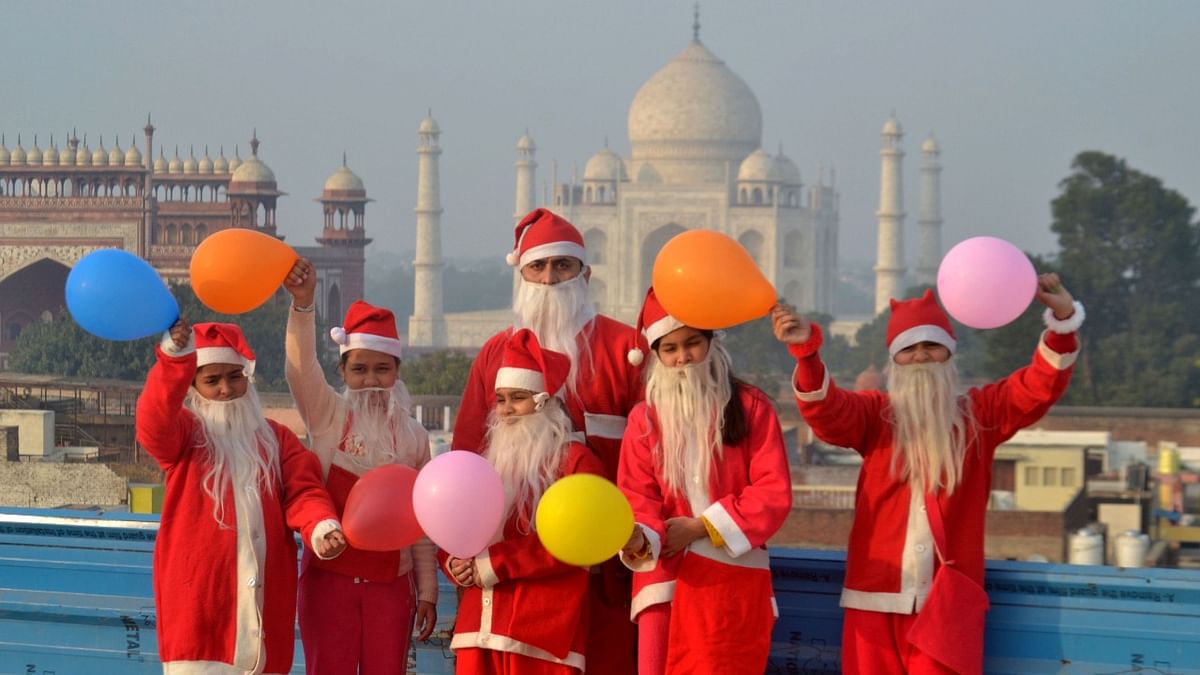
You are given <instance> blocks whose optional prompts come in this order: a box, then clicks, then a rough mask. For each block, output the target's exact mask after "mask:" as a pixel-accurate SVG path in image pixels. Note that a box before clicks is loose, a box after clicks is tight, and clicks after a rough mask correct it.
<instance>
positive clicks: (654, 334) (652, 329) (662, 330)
mask: <svg viewBox="0 0 1200 675" xmlns="http://www.w3.org/2000/svg"><path fill="white" fill-rule="evenodd" d="M680 328H683V322H682V321H680V320H679V319H676V318H675V317H673V316H671V315H670V314H668V315H666V316H664V317H663V318H661V319H659V320H658V321H655V322H654V323H652V324H650V325H649V326H646V327H645V328H643V329H642V332H643V333H644V334H645V336H646V344H648V345H650V346H651V347H653V346H654V343H655V342H657V341H658V340H659V339H660V338H662V337H663V336H664V335H666V334H667V333H670V332H671V331H674V330H679V329H680ZM634 365H637V364H636V363H635V364H634Z"/></svg>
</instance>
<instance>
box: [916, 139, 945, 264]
mask: <svg viewBox="0 0 1200 675" xmlns="http://www.w3.org/2000/svg"><path fill="white" fill-rule="evenodd" d="M939 155H941V149H940V148H938V144H937V141H935V140H934V139H933V136H932V135H930V136H929V138H927V139H925V142H924V143H923V144H922V145H921V215H920V217H919V219H918V220H917V228H918V232H919V233H920V239H919V244H918V246H919V248H918V251H917V283H919V284H928V285H930V286H932V285H934V284H936V283H937V271H938V265H940V264H941V261H942V175H941V174H942V164H941V162H940V161H939V159H938V157H939Z"/></svg>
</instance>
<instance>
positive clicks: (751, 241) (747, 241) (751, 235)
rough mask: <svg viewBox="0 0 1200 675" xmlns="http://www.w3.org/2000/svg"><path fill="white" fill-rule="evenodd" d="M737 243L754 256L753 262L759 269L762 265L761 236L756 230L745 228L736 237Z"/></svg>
mask: <svg viewBox="0 0 1200 675" xmlns="http://www.w3.org/2000/svg"><path fill="white" fill-rule="evenodd" d="M738 243H739V244H741V245H742V248H744V249H746V252H747V253H749V254H750V257H751V258H754V264H756V265H758V267H759V269H762V267H763V236H762V235H761V234H759V233H758V231H757V230H747V231H745V232H743V233H742V235H741V236H740V237H738Z"/></svg>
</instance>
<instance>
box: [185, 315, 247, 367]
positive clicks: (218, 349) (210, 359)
mask: <svg viewBox="0 0 1200 675" xmlns="http://www.w3.org/2000/svg"><path fill="white" fill-rule="evenodd" d="M192 333H193V334H194V335H195V338H196V367H197V368H200V367H202V366H207V365H209V364H213V363H229V364H233V365H240V366H242V369H243V370H244V371H245V372H246V375H247V376H249V375H253V374H254V350H253V349H250V343H249V342H247V341H246V335H245V334H244V333H242V329H241V328H240V327H238V326H237V325H236V324H232V323H198V324H196V325H195V326H192Z"/></svg>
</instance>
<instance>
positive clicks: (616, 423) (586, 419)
mask: <svg viewBox="0 0 1200 675" xmlns="http://www.w3.org/2000/svg"><path fill="white" fill-rule="evenodd" d="M626 421H627V420H626V418H625V417H624V416H622V415H601V414H599V413H590V412H586V411H585V412H584V413H583V427H584V430H585V431H586V433H587V435H588V436H595V437H596V438H611V439H613V440H617V441H619V440H621V438H622V437H624V436H625V423H626Z"/></svg>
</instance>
